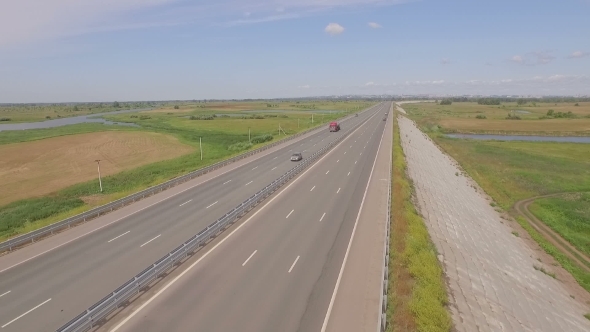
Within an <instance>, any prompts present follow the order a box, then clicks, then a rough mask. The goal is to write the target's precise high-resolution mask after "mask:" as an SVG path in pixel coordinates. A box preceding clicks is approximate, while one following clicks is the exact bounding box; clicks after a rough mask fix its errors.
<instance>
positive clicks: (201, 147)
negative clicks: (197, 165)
mask: <svg viewBox="0 0 590 332" xmlns="http://www.w3.org/2000/svg"><path fill="white" fill-rule="evenodd" d="M201 139H202V138H201V137H199V150H201V160H203V143H202V140H201Z"/></svg>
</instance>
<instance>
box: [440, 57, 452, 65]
mask: <svg viewBox="0 0 590 332" xmlns="http://www.w3.org/2000/svg"><path fill="white" fill-rule="evenodd" d="M450 63H451V60H449V59H447V58H443V59H442V60H440V64H441V65H448V64H450Z"/></svg>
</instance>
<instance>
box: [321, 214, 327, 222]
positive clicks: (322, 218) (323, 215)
mask: <svg viewBox="0 0 590 332" xmlns="http://www.w3.org/2000/svg"><path fill="white" fill-rule="evenodd" d="M325 216H326V212H324V214H322V217H321V218H320V221H322V220H324V217H325Z"/></svg>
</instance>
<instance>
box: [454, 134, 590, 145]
mask: <svg viewBox="0 0 590 332" xmlns="http://www.w3.org/2000/svg"><path fill="white" fill-rule="evenodd" d="M446 136H447V137H451V138H462V139H477V140H497V141H527V142H562V143H590V137H588V136H526V135H478V134H447V135H446Z"/></svg>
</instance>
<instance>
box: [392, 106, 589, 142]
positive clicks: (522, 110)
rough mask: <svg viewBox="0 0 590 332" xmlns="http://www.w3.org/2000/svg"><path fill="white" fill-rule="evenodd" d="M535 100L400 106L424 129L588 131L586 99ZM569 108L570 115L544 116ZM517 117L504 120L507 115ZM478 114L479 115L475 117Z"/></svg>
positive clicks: (569, 133) (541, 132)
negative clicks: (556, 101) (562, 100)
mask: <svg viewBox="0 0 590 332" xmlns="http://www.w3.org/2000/svg"><path fill="white" fill-rule="evenodd" d="M578 105H579V106H574V103H537V104H535V106H532V104H528V105H517V104H516V103H503V104H502V105H500V106H492V105H479V104H477V103H474V102H456V103H453V104H452V105H439V104H435V103H418V104H405V105H403V108H404V109H405V110H406V112H407V113H408V115H409V117H410V118H412V119H413V120H414V121H416V123H417V124H418V126H419V127H420V128H421V129H422V130H423V131H426V132H443V133H467V134H470V133H473V134H483V133H485V134H518V135H559V136H588V135H590V103H588V102H587V103H578ZM549 110H553V113H554V114H557V113H563V114H567V113H568V112H571V117H570V118H547V112H548V111H549ZM509 114H510V115H515V116H518V117H519V118H520V120H508V119H506V117H507V116H508V115H509ZM478 117H479V118H478Z"/></svg>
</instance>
